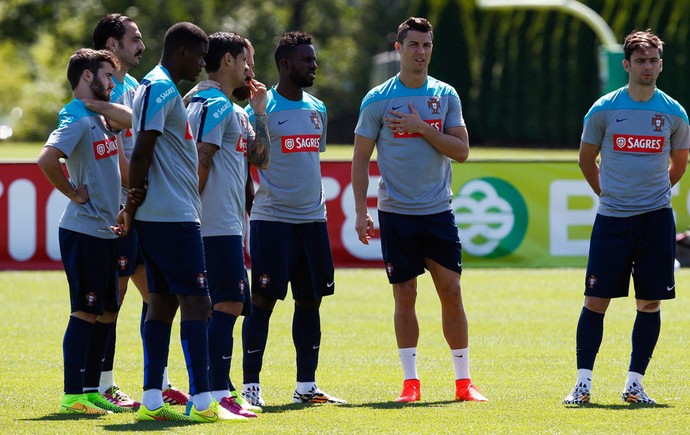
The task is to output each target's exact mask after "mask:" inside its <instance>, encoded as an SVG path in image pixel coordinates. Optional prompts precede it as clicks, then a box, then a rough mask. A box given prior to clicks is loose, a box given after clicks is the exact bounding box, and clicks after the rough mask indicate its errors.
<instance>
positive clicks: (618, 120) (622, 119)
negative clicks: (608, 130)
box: [616, 118, 628, 122]
mask: <svg viewBox="0 0 690 435" xmlns="http://www.w3.org/2000/svg"><path fill="white" fill-rule="evenodd" d="M627 120H628V118H621V119H618V118H616V122H623V121H627Z"/></svg>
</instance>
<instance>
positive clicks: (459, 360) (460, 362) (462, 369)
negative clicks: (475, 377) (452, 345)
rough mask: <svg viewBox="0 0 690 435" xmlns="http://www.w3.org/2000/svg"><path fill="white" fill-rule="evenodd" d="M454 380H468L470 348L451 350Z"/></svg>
mask: <svg viewBox="0 0 690 435" xmlns="http://www.w3.org/2000/svg"><path fill="white" fill-rule="evenodd" d="M450 354H451V356H452V357H453V367H454V368H455V379H470V348H469V347H466V348H464V349H451V350H450Z"/></svg>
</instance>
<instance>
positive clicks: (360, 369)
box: [0, 269, 690, 435]
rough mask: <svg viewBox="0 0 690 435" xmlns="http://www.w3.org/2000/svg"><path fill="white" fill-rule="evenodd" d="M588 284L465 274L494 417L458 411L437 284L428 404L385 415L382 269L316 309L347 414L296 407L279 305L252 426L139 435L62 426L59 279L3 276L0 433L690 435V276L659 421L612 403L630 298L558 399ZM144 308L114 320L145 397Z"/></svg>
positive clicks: (181, 373) (144, 428)
mask: <svg viewBox="0 0 690 435" xmlns="http://www.w3.org/2000/svg"><path fill="white" fill-rule="evenodd" d="M583 279H584V271H583V270H582V269H542V270H515V269H474V270H473V269H467V270H465V273H464V276H463V295H464V302H465V306H466V309H467V312H468V315H469V318H470V349H471V352H470V357H471V372H472V378H473V380H474V382H475V384H477V385H478V387H479V388H480V390H481V391H482V392H483V393H484V394H485V395H486V396H487V397H488V398H489V400H490V401H489V402H488V403H455V402H454V401H453V397H454V396H453V395H454V383H453V377H454V376H453V369H452V361H451V358H450V355H449V352H448V348H447V346H446V344H445V341H444V340H443V336H442V332H441V327H440V319H439V317H440V305H439V302H438V298H437V297H436V295H435V293H434V290H433V287H432V285H431V280H430V278H429V276H428V274H427V275H424V276H423V277H422V278H420V281H419V284H420V285H419V296H418V316H419V321H420V326H421V339H420V344H419V348H418V350H419V357H418V362H419V374H420V377H421V380H422V400H421V401H420V402H417V403H413V404H398V403H394V402H392V400H393V399H394V398H395V397H397V395H398V394H399V392H400V388H401V385H402V370H401V368H400V364H399V361H398V355H397V349H396V346H395V338H394V334H393V325H392V312H393V302H392V296H391V290H390V287H389V285H388V284H387V281H386V278H385V274H384V272H383V271H381V270H362V269H340V270H337V272H336V286H337V290H336V294H335V295H334V296H332V297H329V298H327V299H325V300H324V303H323V305H322V332H323V339H322V347H321V358H320V364H319V370H318V372H317V381H318V384H319V386H320V387H321V388H323V389H324V390H326V391H327V392H329V393H331V394H333V395H335V396H338V397H342V398H344V399H346V400H348V404H346V405H341V406H331V405H316V406H314V405H311V406H303V405H293V404H292V403H291V397H292V391H293V389H294V380H295V378H294V377H295V364H294V347H293V345H292V338H291V332H290V325H291V318H292V304H291V303H290V301H286V302H283V303H279V304H278V305H277V307H276V310H275V313H274V315H273V318H272V322H271V331H270V335H269V342H268V348H267V352H266V357H265V360H264V370H263V372H262V386H263V389H264V398H265V399H266V401H267V403H268V405H267V406H266V407H265V408H264V409H265V412H264V413H263V414H261V415H260V416H259V418H257V419H256V420H255V421H250V422H248V423H246V424H241V425H237V424H232V423H229V424H214V425H203V426H198V425H195V426H191V425H189V424H184V423H177V424H160V423H158V422H152V423H136V422H135V421H134V416H133V415H132V414H113V415H108V416H105V417H101V418H70V417H64V416H60V415H58V414H57V413H56V412H57V409H58V405H59V401H60V397H61V391H62V351H61V343H62V335H63V333H64V328H65V325H66V322H67V316H68V312H69V305H68V296H67V294H68V293H67V282H66V279H65V277H64V274H63V273H62V272H2V273H0V297H1V298H2V299H1V300H2V303H1V304H0V316H1V317H0V318H1V319H2V322H1V323H0V337H2V338H1V340H2V352H1V353H0V433H3V434H10V433H21V434H35V433H51V434H57V433H68V434H72V435H74V434H91V433H94V432H104V431H105V432H131V433H170V434H173V433H180V434H182V433H189V432H190V431H191V432H193V433H204V434H206V433H209V434H214V433H218V434H221V433H223V434H227V433H228V432H229V431H239V432H242V433H256V434H264V433H265V434H277V433H300V434H354V433H358V434H361V433H364V434H367V433H372V434H444V433H461V434H473V433H478V434H479V433H481V434H504V433H549V434H556V433H568V434H569V433H588V434H591V433H615V434H624V433H687V431H688V427H690V401H689V399H688V393H689V389H690V387H689V384H688V379H690V368H689V367H688V352H687V348H688V347H687V340H688V332H687V331H689V330H690V317H689V316H688V314H687V313H688V312H690V302H689V301H688V298H687V297H686V296H685V295H684V291H683V290H684V289H687V288H688V285H689V283H690V271H688V270H681V271H680V272H679V273H678V274H677V277H676V279H677V288H678V294H679V297H678V299H676V300H674V301H669V302H665V303H664V304H663V310H662V313H663V326H662V334H661V338H660V340H659V344H658V346H657V348H656V352H655V357H654V358H653V360H652V362H651V364H650V367H649V370H648V373H647V376H646V378H645V386H646V390H647V392H648V393H649V394H650V396H652V397H654V398H656V399H657V400H658V401H659V403H660V404H659V405H657V406H651V407H650V406H639V405H638V406H630V405H628V404H624V403H623V402H621V400H620V393H621V390H622V388H623V385H624V382H625V376H626V372H627V366H628V358H629V354H630V331H631V327H632V323H633V320H634V315H635V306H634V301H633V300H632V298H628V299H621V300H617V301H614V302H613V303H612V304H611V307H610V308H609V312H608V313H607V315H606V323H605V335H604V342H603V344H602V348H601V352H600V354H599V357H598V359H597V364H596V367H595V371H594V372H595V378H594V388H593V390H592V393H593V396H592V401H593V403H592V404H590V405H589V406H585V407H580V408H578V407H568V406H564V405H562V404H561V400H562V399H563V397H564V396H565V395H566V393H567V392H568V391H569V390H570V388H571V387H572V386H573V383H574V381H575V379H574V376H575V356H574V348H575V326H576V323H577V319H578V316H579V312H580V307H581V304H582V300H583V297H582V282H583ZM140 306H141V299H140V297H139V295H138V293H137V292H136V290H135V289H134V288H131V289H130V293H129V294H128V295H127V297H126V298H125V303H124V305H123V308H122V312H121V315H120V320H119V326H118V337H117V343H118V348H117V354H116V360H115V366H116V368H115V378H116V381H117V382H118V384H119V385H120V387H122V388H123V389H124V390H125V391H127V392H128V393H130V394H131V395H132V396H133V397H134V398H140V396H141V382H142V378H143V376H142V349H141V342H140V338H139V330H138V328H139V310H140ZM178 337H179V329H177V326H176V327H175V329H174V332H173V339H172V344H171V355H170V360H169V367H170V368H169V370H170V377H171V379H172V381H173V382H174V383H175V384H176V385H178V386H180V387H185V386H186V384H187V375H186V371H185V367H184V359H183V357H182V353H181V351H180V342H179V338H178ZM235 337H236V340H235V355H236V356H235V358H234V359H235V361H234V362H233V368H232V379H233V380H234V382H235V383H236V384H237V385H239V384H241V379H242V377H241V343H240V339H239V337H240V326H239V325H238V326H237V327H236V329H235Z"/></svg>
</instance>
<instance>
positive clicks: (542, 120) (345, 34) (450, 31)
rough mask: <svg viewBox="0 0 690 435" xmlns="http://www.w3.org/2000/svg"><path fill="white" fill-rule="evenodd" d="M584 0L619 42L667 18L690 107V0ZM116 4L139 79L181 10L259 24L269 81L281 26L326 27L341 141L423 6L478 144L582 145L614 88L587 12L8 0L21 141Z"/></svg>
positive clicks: (260, 58) (202, 19) (665, 76)
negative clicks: (139, 42)
mask: <svg viewBox="0 0 690 435" xmlns="http://www.w3.org/2000/svg"><path fill="white" fill-rule="evenodd" d="M582 3H584V4H586V5H587V6H589V7H590V8H592V9H593V10H594V11H596V12H598V13H600V14H601V16H602V17H603V19H604V20H605V21H606V22H607V23H608V24H609V25H610V27H611V28H612V30H613V32H614V34H615V35H616V37H617V39H618V40H619V41H622V38H623V37H624V36H625V35H626V34H627V33H628V32H630V31H631V30H632V29H633V28H638V29H643V28H647V27H651V28H652V29H653V30H655V31H656V32H657V33H658V34H659V35H660V36H661V37H662V39H663V40H664V41H665V42H666V49H665V53H664V71H663V73H662V74H661V76H660V77H659V87H660V88H661V89H663V90H664V91H666V92H667V93H669V94H670V95H671V96H672V97H674V98H676V99H677V100H679V101H680V103H681V104H683V105H684V106H686V107H687V106H688V105H690V81H689V80H687V79H686V77H685V75H684V74H685V71H686V67H687V65H688V63H689V62H690V59H688V52H687V49H686V47H687V46H688V45H689V43H690V0H675V1H672V0H663V1H662V0H583V1H582ZM112 11H117V12H121V13H124V14H127V15H130V16H132V17H133V18H134V19H135V20H136V21H137V23H138V25H139V27H140V29H141V31H142V34H143V37H144V42H145V43H146V48H147V49H146V52H145V53H144V57H143V60H142V63H141V64H140V65H139V66H138V67H136V68H135V69H133V70H132V71H131V73H132V74H133V75H134V76H135V77H142V76H143V75H144V74H146V72H148V71H149V70H150V69H151V68H152V67H153V66H154V65H156V64H157V63H158V61H159V59H160V53H161V49H162V42H163V36H164V34H165V31H166V30H167V29H168V28H169V27H170V25H172V24H173V23H175V22H177V21H192V22H194V23H196V24H198V25H199V26H201V27H202V28H203V29H204V30H206V31H207V32H208V33H212V32H215V31H220V30H222V31H236V32H238V33H241V34H243V35H246V36H248V37H249V38H250V39H251V40H252V42H253V43H254V46H255V48H256V56H255V61H256V68H255V71H256V74H257V78H258V79H259V80H261V81H263V82H264V83H266V84H267V85H273V84H275V83H276V81H277V72H276V68H275V64H274V61H273V50H274V47H275V43H276V42H277V40H278V38H279V37H280V36H281V35H282V34H283V33H284V32H285V31H287V30H294V28H295V27H299V29H300V30H304V31H307V32H309V33H311V34H313V35H314V38H315V44H316V46H317V57H318V62H319V67H320V71H319V73H318V78H317V80H316V82H315V84H314V87H313V89H311V90H310V92H313V93H314V94H315V95H316V96H317V97H319V98H321V99H323V100H324V101H325V103H326V105H327V107H328V111H329V121H330V125H329V139H330V140H332V141H334V142H351V141H352V134H353V129H354V126H355V122H356V120H357V116H358V113H359V104H360V102H361V99H362V97H363V96H364V94H365V93H366V92H367V91H368V90H369V89H370V88H371V87H372V85H373V84H372V83H370V78H371V77H372V62H371V58H372V56H373V55H375V54H377V53H381V52H385V51H388V50H392V49H393V43H394V36H395V32H396V29H397V26H398V24H399V23H400V22H401V21H402V20H404V19H405V18H406V17H408V16H411V15H415V16H425V17H427V18H429V19H430V20H431V21H432V24H434V27H435V38H434V44H435V49H434V60H433V61H432V63H431V67H430V71H431V74H432V75H434V76H436V77H437V78H439V79H441V80H444V81H447V82H448V83H450V84H451V85H453V86H455V87H456V89H457V90H458V93H459V94H460V97H461V100H462V103H463V109H464V116H465V119H466V121H467V124H468V128H469V130H470V137H471V140H472V144H475V145H476V144H494V145H495V144H503V145H506V144H507V145H513V146H514V145H527V146H566V147H571V148H572V147H576V146H577V143H578V142H579V136H580V133H581V128H582V118H583V116H584V114H585V113H586V111H587V110H588V109H589V107H590V106H591V104H592V103H593V102H594V101H595V100H596V98H598V97H599V96H600V94H601V86H600V83H599V67H598V54H597V48H598V45H599V44H600V41H598V40H597V39H596V37H595V34H594V32H593V31H592V29H590V28H589V27H588V26H587V25H586V24H584V23H583V22H582V21H580V20H578V19H576V18H574V17H573V16H570V15H566V14H562V13H557V12H554V11H535V10H522V9H521V10H507V11H506V10H500V11H494V10H480V9H478V8H477V5H476V1H475V0H408V1H396V0H299V1H291V0H265V1H260V2H257V1H255V0H254V1H250V0H236V1H233V2H228V1H224V0H199V1H196V2H189V1H187V0H152V1H147V2H142V1H132V0H54V1H34V0H5V1H3V2H0V41H3V42H2V48H1V49H2V50H3V53H7V54H6V55H5V56H3V57H2V58H0V59H1V60H0V72H7V73H6V74H5V77H8V79H7V80H6V81H9V82H11V83H12V85H11V86H10V87H9V88H11V90H10V91H8V92H3V95H2V96H0V119H2V117H3V116H5V117H6V116H7V112H8V110H10V109H11V107H10V106H12V107H20V108H21V109H22V110H23V113H24V116H23V117H22V118H21V122H20V123H19V125H17V126H16V131H15V136H14V139H15V140H44V139H45V138H46V137H47V135H48V134H49V132H50V131H51V129H52V128H53V126H54V125H55V119H56V118H57V110H59V108H60V107H61V105H63V104H65V103H66V102H67V101H68V100H69V90H68V88H67V85H66V81H65V79H64V71H63V67H64V65H65V64H66V61H67V59H68V57H69V56H70V55H71V54H72V53H73V52H74V50H76V49H77V48H79V47H82V46H91V44H92V42H91V33H92V29H93V26H94V25H95V23H96V21H97V20H98V19H99V18H100V17H101V16H103V15H104V14H105V13H107V12H112ZM46 53H47V54H46ZM35 56H38V57H35ZM46 56H47V57H49V59H50V62H46V59H45V58H46ZM201 78H203V77H201ZM192 86H193V83H182V84H181V85H180V89H181V91H182V92H186V91H187V90H188V89H190V88H191V87H192ZM17 90H21V91H22V92H21V93H20V95H19V96H16V93H17Z"/></svg>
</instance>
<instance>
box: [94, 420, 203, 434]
mask: <svg viewBox="0 0 690 435" xmlns="http://www.w3.org/2000/svg"><path fill="white" fill-rule="evenodd" d="M197 424H198V423H194V422H192V421H133V422H131V423H118V424H106V425H104V426H103V430H104V431H108V432H154V431H156V432H158V431H161V430H166V429H173V428H176V427H184V426H192V425H197Z"/></svg>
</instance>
